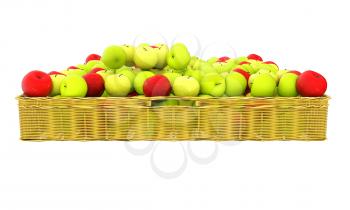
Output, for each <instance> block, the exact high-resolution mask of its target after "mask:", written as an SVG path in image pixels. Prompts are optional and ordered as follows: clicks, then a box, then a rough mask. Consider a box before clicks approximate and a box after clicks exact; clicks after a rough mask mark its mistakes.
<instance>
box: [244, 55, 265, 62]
mask: <svg viewBox="0 0 350 210" xmlns="http://www.w3.org/2000/svg"><path fill="white" fill-rule="evenodd" d="M247 58H248V59H250V60H257V61H263V59H262V58H261V57H260V56H259V55H257V54H250V55H248V56H247Z"/></svg>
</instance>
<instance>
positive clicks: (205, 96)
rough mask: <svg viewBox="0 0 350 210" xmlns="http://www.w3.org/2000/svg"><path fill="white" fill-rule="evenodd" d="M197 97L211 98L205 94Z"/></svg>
mask: <svg viewBox="0 0 350 210" xmlns="http://www.w3.org/2000/svg"><path fill="white" fill-rule="evenodd" d="M198 97H200V98H212V97H213V96H211V95H205V94H200V95H199V96H198Z"/></svg>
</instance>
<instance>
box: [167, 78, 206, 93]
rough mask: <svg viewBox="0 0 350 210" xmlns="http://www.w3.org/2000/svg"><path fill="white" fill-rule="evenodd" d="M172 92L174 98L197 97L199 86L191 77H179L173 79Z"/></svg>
mask: <svg viewBox="0 0 350 210" xmlns="http://www.w3.org/2000/svg"><path fill="white" fill-rule="evenodd" d="M173 91H174V94H175V95H176V96H198V94H199V91H200V85H199V82H198V81H197V80H196V79H195V78H193V77H190V76H181V77H177V78H176V79H175V81H174V84H173Z"/></svg>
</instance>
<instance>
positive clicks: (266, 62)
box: [264, 61, 278, 67]
mask: <svg viewBox="0 0 350 210" xmlns="http://www.w3.org/2000/svg"><path fill="white" fill-rule="evenodd" d="M264 63H265V64H274V65H276V66H277V67H278V65H277V64H276V63H275V62H273V61H265V62H264Z"/></svg>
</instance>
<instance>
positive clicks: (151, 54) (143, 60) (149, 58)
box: [134, 45, 158, 69]
mask: <svg viewBox="0 0 350 210" xmlns="http://www.w3.org/2000/svg"><path fill="white" fill-rule="evenodd" d="M134 62H135V65H136V66H137V67H139V68H141V69H152V68H154V67H155V66H156V65H157V62H158V53H157V51H156V50H155V49H153V48H152V47H150V46H142V45H139V46H138V47H137V48H136V49H135V54H134Z"/></svg>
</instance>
